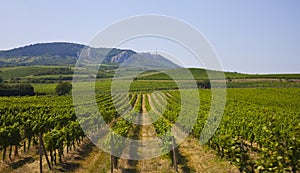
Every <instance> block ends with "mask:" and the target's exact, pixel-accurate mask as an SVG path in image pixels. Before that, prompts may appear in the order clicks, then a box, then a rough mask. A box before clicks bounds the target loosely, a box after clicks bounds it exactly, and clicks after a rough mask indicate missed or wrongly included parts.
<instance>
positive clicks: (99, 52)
mask: <svg viewBox="0 0 300 173" xmlns="http://www.w3.org/2000/svg"><path fill="white" fill-rule="evenodd" d="M83 49H85V50H83ZM84 53H87V55H88V58H87V59H88V60H90V62H94V61H95V59H96V58H98V59H99V58H100V59H101V58H102V60H103V63H104V64H120V63H123V62H126V61H127V60H128V59H129V57H131V56H133V55H136V56H135V57H134V59H135V61H136V62H138V63H139V64H142V66H147V65H150V66H151V67H152V66H153V65H154V64H155V67H159V68H176V67H179V66H178V65H176V64H174V63H173V62H171V61H169V60H167V59H165V58H164V57H162V56H160V55H159V56H158V55H153V54H150V53H142V54H139V53H137V52H135V51H133V50H123V49H116V48H92V47H89V46H85V45H82V44H75V43H65V42H54V43H38V44H33V45H28V46H24V47H19V48H15V49H11V50H3V51H0V67H4V66H33V65H42V66H45V65H47V66H49V65H56V66H58V65H59V66H65V65H72V66H73V65H75V63H76V62H77V60H78V58H79V56H80V54H82V55H83V56H85V54H84ZM130 61H131V62H132V60H130ZM157 61H160V62H162V64H161V65H159V64H157V63H154V62H157ZM88 63H89V62H88Z"/></svg>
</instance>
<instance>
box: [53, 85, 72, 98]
mask: <svg viewBox="0 0 300 173" xmlns="http://www.w3.org/2000/svg"><path fill="white" fill-rule="evenodd" d="M71 90H72V84H70V83H69V82H59V83H58V85H57V86H56V88H55V91H56V93H57V95H59V96H60V95H66V94H68V93H70V91H71Z"/></svg>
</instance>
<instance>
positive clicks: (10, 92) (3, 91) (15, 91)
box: [0, 84, 35, 96]
mask: <svg viewBox="0 0 300 173" xmlns="http://www.w3.org/2000/svg"><path fill="white" fill-rule="evenodd" d="M26 95H27V96H33V95H35V93H34V88H33V86H32V85H31V84H2V85H0V96H26Z"/></svg>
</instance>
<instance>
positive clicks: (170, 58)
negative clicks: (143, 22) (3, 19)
mask: <svg viewBox="0 0 300 173" xmlns="http://www.w3.org/2000/svg"><path fill="white" fill-rule="evenodd" d="M49 43H50V44H51V43H68V44H78V45H83V46H88V45H86V44H84V43H79V42H69V41H54V42H37V43H29V44H26V45H20V46H19V47H15V48H11V49H6V50H0V52H1V51H11V50H14V49H19V48H25V47H29V46H33V45H37V44H49ZM90 47H92V46H90ZM92 48H108V47H92ZM113 48H116V49H121V50H132V51H134V52H136V53H150V54H158V55H161V56H163V57H164V58H166V59H168V60H170V61H171V62H173V63H175V64H177V65H179V66H181V65H180V64H179V63H178V61H176V60H174V59H173V58H172V57H169V56H168V55H166V54H163V53H162V52H158V53H157V52H153V51H136V50H134V49H131V48H119V47H113ZM36 66H40V65H36ZM181 67H183V68H198V69H205V70H214V69H208V68H205V67H197V66H181ZM0 68H1V67H0ZM223 72H231V73H241V74H250V75H255V74H257V75H268V74H300V72H281V73H280V72H278V73H276V72H275V73H247V72H240V71H228V70H223Z"/></svg>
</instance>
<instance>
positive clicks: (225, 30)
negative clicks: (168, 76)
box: [0, 0, 300, 74]
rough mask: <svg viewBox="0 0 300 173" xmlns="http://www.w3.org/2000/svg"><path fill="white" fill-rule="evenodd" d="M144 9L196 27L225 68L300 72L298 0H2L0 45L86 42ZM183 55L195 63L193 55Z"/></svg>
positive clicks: (3, 47) (135, 46)
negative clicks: (117, 22)
mask: <svg viewBox="0 0 300 173" xmlns="http://www.w3.org/2000/svg"><path fill="white" fill-rule="evenodd" d="M143 14H157V15H165V16H170V17H174V18H177V19H179V20H181V21H184V22H185V23H188V24H189V25H191V26H193V27H194V28H196V29H197V30H198V31H200V32H201V33H202V34H203V36H204V37H206V39H207V40H208V41H209V42H210V44H211V45H212V47H213V48H214V49H215V51H216V54H217V55H218V58H219V62H220V64H221V65H222V67H223V69H224V70H225V71H236V72H242V73H253V74H256V73H300V66H299V65H300V1H297V0H264V1H261V0H252V1H238V0H226V1H221V0H220V1H216V0H210V1H201V0H194V1H192V0H190V1H174V0H160V1H159V0H151V1H150V0H119V1H117V0H110V1H100V0H90V1H77V0H51V1H45V0H3V1H1V2H0V20H1V21H2V22H1V26H0V50H7V49H11V48H16V47H20V46H25V45H29V44H33V43H41V42H57V41H63V42H74V43H82V44H88V42H89V40H91V39H92V38H93V37H94V36H95V34H97V33H98V32H99V31H101V30H103V29H104V28H106V27H107V26H109V25H111V24H112V23H115V22H116V21H120V20H121V19H124V18H128V17H131V16H136V15H143ZM147 42H148V44H147ZM156 42H159V40H156ZM140 43H143V44H140ZM166 44H167V43H166ZM141 45H143V46H141ZM160 45H165V44H159V43H157V44H154V45H153V42H151V39H149V38H145V39H144V40H143V41H142V42H138V41H136V43H135V44H134V41H133V42H131V43H129V42H128V43H126V44H124V45H122V48H130V49H133V50H135V51H148V50H154V49H159V50H160V48H159V46H160ZM147 46H149V48H147ZM151 46H152V47H151ZM157 47H158V48H157ZM167 53H170V54H172V50H169V52H167ZM182 60H183V61H185V62H186V64H187V66H193V61H192V59H189V58H187V57H185V58H183V59H182Z"/></svg>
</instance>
